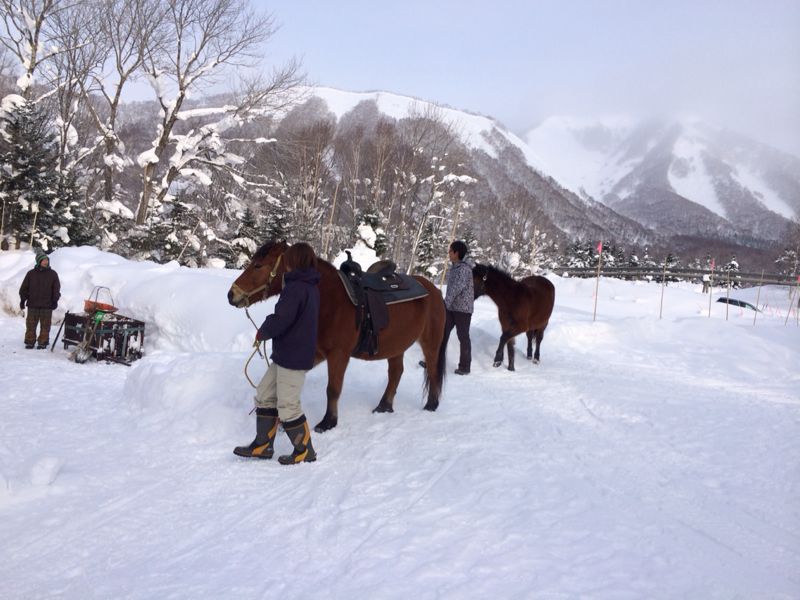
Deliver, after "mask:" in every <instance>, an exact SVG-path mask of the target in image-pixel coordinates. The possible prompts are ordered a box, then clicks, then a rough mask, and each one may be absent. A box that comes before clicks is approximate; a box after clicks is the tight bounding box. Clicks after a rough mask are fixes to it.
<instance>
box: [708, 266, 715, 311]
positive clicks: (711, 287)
mask: <svg viewBox="0 0 800 600" xmlns="http://www.w3.org/2000/svg"><path fill="white" fill-rule="evenodd" d="M713 295H714V259H713V258H712V259H711V277H709V280H708V318H709V319H710V318H711V298H712V296H713Z"/></svg>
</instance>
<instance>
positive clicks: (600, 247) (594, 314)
mask: <svg viewBox="0 0 800 600" xmlns="http://www.w3.org/2000/svg"><path fill="white" fill-rule="evenodd" d="M597 250H598V252H599V254H598V255H597V282H596V283H595V285H594V311H593V312H592V321H594V320H595V319H596V318H597V294H598V293H599V292H600V267H601V266H602V264H603V242H602V240H601V241H600V243H599V244H598V245H597Z"/></svg>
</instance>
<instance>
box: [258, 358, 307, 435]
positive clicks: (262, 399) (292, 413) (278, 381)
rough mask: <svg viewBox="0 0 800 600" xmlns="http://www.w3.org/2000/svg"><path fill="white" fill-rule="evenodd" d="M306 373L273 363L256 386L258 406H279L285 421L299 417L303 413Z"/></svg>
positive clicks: (279, 412) (279, 413) (279, 414)
mask: <svg viewBox="0 0 800 600" xmlns="http://www.w3.org/2000/svg"><path fill="white" fill-rule="evenodd" d="M306 373H307V371H298V370H295V369H286V368H284V367H280V366H278V365H276V364H275V363H272V364H271V365H270V366H269V369H267V372H266V373H265V374H264V377H262V378H261V382H260V383H259V384H258V387H257V388H256V407H258V408H277V409H278V418H279V419H280V420H281V421H283V422H284V423H285V422H287V421H294V420H295V419H299V418H300V417H301V416H302V415H303V408H302V407H301V406H300V392H301V391H302V390H303V383H304V382H305V380H306Z"/></svg>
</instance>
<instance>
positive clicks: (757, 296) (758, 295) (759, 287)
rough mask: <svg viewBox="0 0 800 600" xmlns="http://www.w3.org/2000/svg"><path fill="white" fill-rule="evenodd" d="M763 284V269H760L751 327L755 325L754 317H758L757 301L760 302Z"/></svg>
mask: <svg viewBox="0 0 800 600" xmlns="http://www.w3.org/2000/svg"><path fill="white" fill-rule="evenodd" d="M763 284H764V269H761V280H760V281H759V282H758V293H757V294H756V310H755V314H754V315H753V325H755V324H756V317H757V316H758V301H759V300H761V286H762V285H763Z"/></svg>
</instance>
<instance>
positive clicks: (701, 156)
mask: <svg viewBox="0 0 800 600" xmlns="http://www.w3.org/2000/svg"><path fill="white" fill-rule="evenodd" d="M525 140H526V142H527V144H528V146H529V147H530V152H531V154H532V155H535V156H537V157H540V162H539V164H538V167H539V168H540V169H541V170H542V171H543V172H546V173H548V174H550V175H552V176H553V177H554V178H555V179H556V180H557V181H558V182H559V183H561V184H562V185H563V186H564V187H566V188H567V189H570V190H572V191H574V192H575V193H577V194H579V195H581V196H582V197H584V198H593V199H596V200H598V201H600V202H602V203H604V204H605V205H607V206H609V207H610V208H613V209H614V210H615V211H616V212H618V213H619V214H621V215H624V216H627V217H629V218H631V219H634V220H635V221H637V222H639V223H641V224H643V225H645V226H647V227H650V228H653V229H654V230H656V231H657V232H659V233H661V234H664V235H690V236H700V237H714V238H720V239H738V240H740V241H743V240H745V241H746V240H749V241H751V242H752V243H756V244H757V243H758V242H759V241H760V242H770V241H775V240H778V239H780V238H781V236H782V235H783V233H784V231H785V229H786V226H787V225H788V224H789V221H790V220H791V219H793V218H798V217H800V159H798V158H797V157H795V156H791V155H788V154H785V153H783V152H780V151H778V150H775V149H773V148H770V147H768V146H765V145H763V144H761V143H758V142H756V141H753V140H751V139H748V138H746V137H744V136H741V135H738V134H735V133H732V132H730V131H727V130H720V129H717V128H714V127H712V126H710V125H708V124H706V123H703V122H700V121H697V120H690V119H687V120H683V121H672V120H657V119H652V120H647V121H641V122H637V121H634V120H633V119H630V118H609V119H603V120H599V121H589V120H580V119H576V118H570V117H553V118H550V119H547V120H546V121H544V122H543V123H542V124H540V125H539V126H538V127H536V128H534V129H532V130H531V131H529V132H528V133H527V134H526V135H525Z"/></svg>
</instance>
